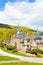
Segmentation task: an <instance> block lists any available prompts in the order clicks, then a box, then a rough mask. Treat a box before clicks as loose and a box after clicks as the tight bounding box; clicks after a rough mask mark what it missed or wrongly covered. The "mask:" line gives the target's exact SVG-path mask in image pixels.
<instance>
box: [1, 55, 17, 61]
mask: <svg viewBox="0 0 43 65" xmlns="http://www.w3.org/2000/svg"><path fill="white" fill-rule="evenodd" d="M4 60H18V58H12V57H8V56H0V61H4Z"/></svg>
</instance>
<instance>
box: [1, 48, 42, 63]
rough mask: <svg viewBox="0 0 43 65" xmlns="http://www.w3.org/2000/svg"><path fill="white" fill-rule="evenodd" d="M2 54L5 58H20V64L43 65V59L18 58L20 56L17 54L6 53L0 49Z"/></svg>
mask: <svg viewBox="0 0 43 65" xmlns="http://www.w3.org/2000/svg"><path fill="white" fill-rule="evenodd" d="M0 54H1V55H3V56H9V57H13V58H19V59H20V60H18V62H34V63H42V64H43V58H32V57H23V56H18V55H15V54H10V53H6V52H4V51H2V50H1V49H0ZM1 62H2V61H0V63H1ZM7 62H8V61H7ZM9 62H11V61H9ZM12 62H14V61H12ZM3 63H4V62H3Z"/></svg>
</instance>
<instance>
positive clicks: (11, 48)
mask: <svg viewBox="0 0 43 65" xmlns="http://www.w3.org/2000/svg"><path fill="white" fill-rule="evenodd" d="M7 49H8V50H15V46H7Z"/></svg>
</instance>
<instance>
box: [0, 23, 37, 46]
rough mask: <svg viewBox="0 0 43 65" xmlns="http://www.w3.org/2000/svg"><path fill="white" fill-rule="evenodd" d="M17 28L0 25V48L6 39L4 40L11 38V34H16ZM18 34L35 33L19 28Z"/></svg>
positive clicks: (28, 29) (25, 28)
mask: <svg viewBox="0 0 43 65" xmlns="http://www.w3.org/2000/svg"><path fill="white" fill-rule="evenodd" d="M17 28H18V26H10V25H7V24H0V46H1V43H2V42H3V41H4V40H5V39H6V38H11V36H12V35H13V34H16V33H17ZM20 32H22V33H28V34H35V33H36V31H35V30H32V29H30V28H27V27H20Z"/></svg>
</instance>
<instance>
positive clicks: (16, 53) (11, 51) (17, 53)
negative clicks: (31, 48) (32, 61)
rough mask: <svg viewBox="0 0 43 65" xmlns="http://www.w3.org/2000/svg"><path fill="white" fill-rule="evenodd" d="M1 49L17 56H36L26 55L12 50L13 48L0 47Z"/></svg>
mask: <svg viewBox="0 0 43 65" xmlns="http://www.w3.org/2000/svg"><path fill="white" fill-rule="evenodd" d="M1 49H2V50H3V51H5V52H8V53H11V54H15V55H19V56H24V57H36V56H28V55H26V54H23V53H20V52H14V51H13V50H6V49H5V48H1Z"/></svg>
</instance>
